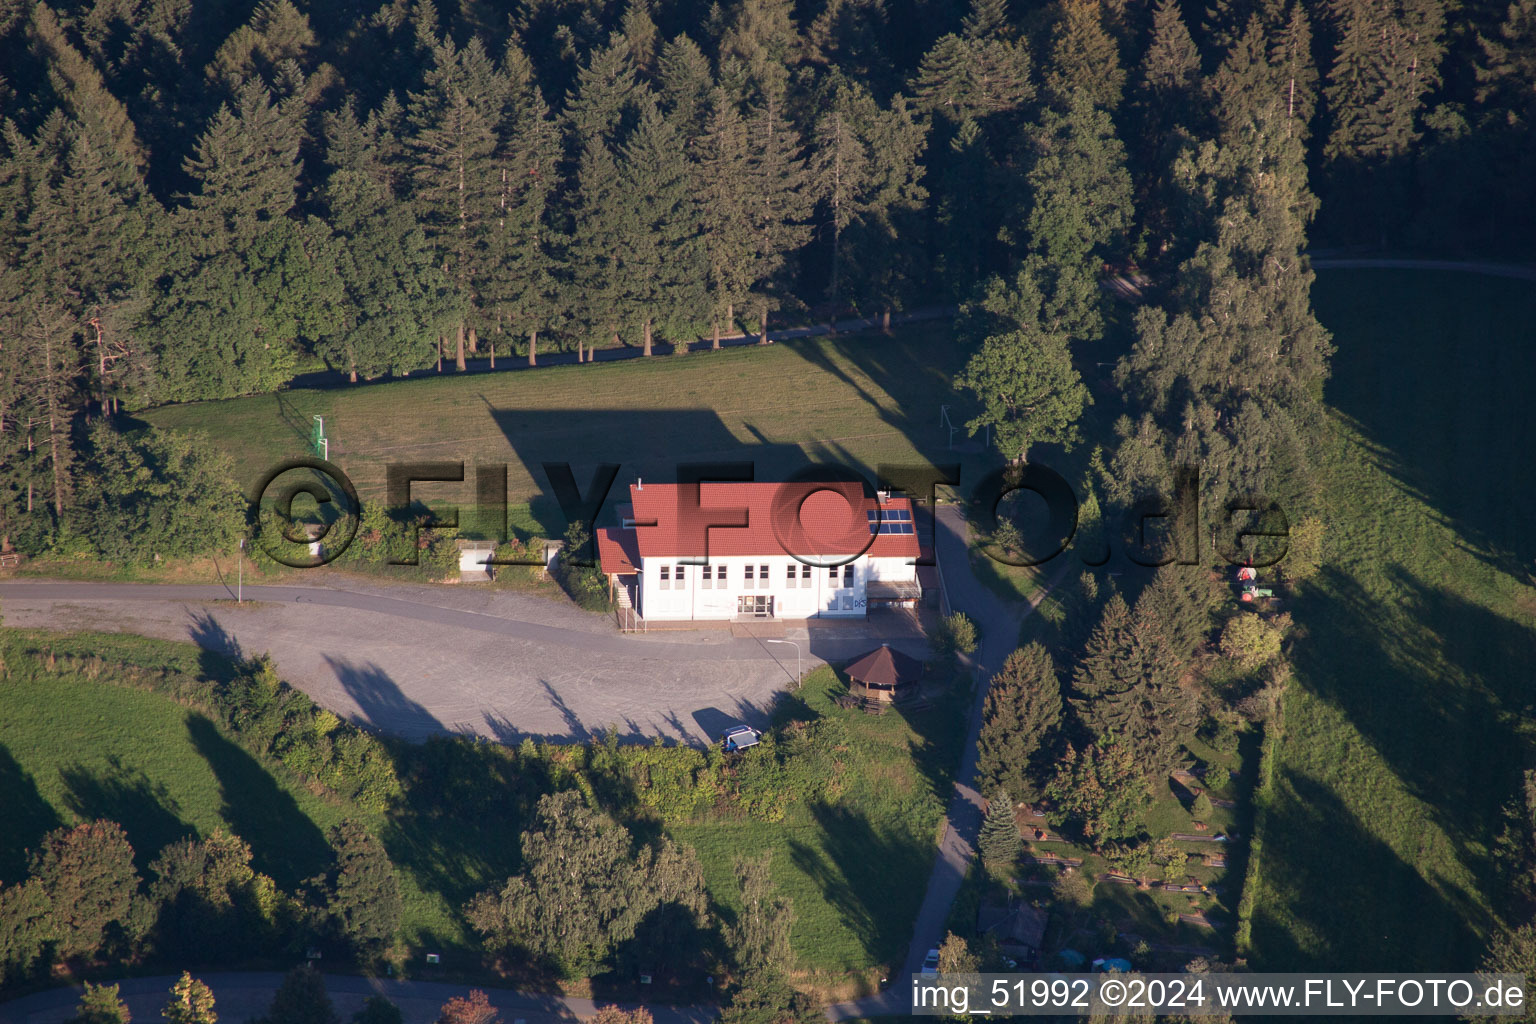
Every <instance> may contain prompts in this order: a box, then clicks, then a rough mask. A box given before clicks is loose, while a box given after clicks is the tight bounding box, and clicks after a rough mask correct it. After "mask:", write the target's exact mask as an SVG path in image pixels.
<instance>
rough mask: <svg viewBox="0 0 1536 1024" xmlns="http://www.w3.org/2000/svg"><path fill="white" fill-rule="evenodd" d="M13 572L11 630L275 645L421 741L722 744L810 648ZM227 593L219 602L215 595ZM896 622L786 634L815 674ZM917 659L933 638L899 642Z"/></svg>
mask: <svg viewBox="0 0 1536 1024" xmlns="http://www.w3.org/2000/svg"><path fill="white" fill-rule="evenodd" d="M230 596H231V595H230V594H229V593H228V591H227V590H226V589H225V588H224V587H222V586H200V585H181V586H177V585H170V586H163V585H154V584H125V583H80V582H69V583H63V582H44V581H12V582H5V583H0V600H3V601H4V611H5V621H6V624H7V625H11V626H18V627H24V628H39V629H66V628H69V629H72V628H79V626H80V624H82V623H89V625H90V627H91V628H93V629H98V630H104V631H120V632H131V633H141V634H145V635H148V636H156V637H161V638H164V639H172V640H191V641H193V642H195V643H198V644H200V645H201V646H203V647H205V648H208V649H211V650H216V651H220V652H221V653H230V654H244V655H253V654H260V653H264V652H265V653H269V654H271V655H272V657H273V659H274V660H275V662H276V663H277V667H278V670H279V672H280V674H281V675H282V676H283V678H284V679H286V680H288V681H289V682H290V683H291V684H292V685H294V686H296V687H298V688H300V689H302V690H304V691H305V692H306V693H308V694H309V695H310V696H311V697H313V698H314V699H315V700H316V701H317V702H319V703H320V704H322V705H324V706H325V707H328V708H330V709H331V710H333V711H335V712H337V713H338V714H340V715H342V716H344V717H346V718H348V719H350V720H352V721H355V722H358V723H359V724H363V725H367V726H369V727H371V728H376V729H379V730H382V731H386V732H390V733H393V734H396V735H400V736H404V737H407V738H410V739H421V738H424V737H426V736H430V735H433V734H437V733H442V732H461V733H473V734H478V735H481V736H485V737H487V738H491V739H497V740H501V741H503V742H516V741H518V740H520V739H521V738H522V737H524V736H536V737H544V738H550V739H566V740H569V739H582V738H585V737H588V736H590V735H592V734H593V733H596V732H600V731H601V730H604V729H606V728H609V727H616V728H617V729H618V730H619V732H620V733H621V734H623V735H627V736H636V737H639V736H664V737H668V738H671V739H675V740H679V741H683V742H694V743H696V742H702V741H707V740H708V739H709V738H710V736H711V734H717V733H718V732H719V727H720V726H721V725H723V724H724V723H725V722H726V721H728V720H730V719H738V718H740V719H745V720H747V721H752V722H758V721H761V720H763V718H764V717H765V716H766V714H767V711H768V709H769V708H770V707H771V706H772V704H773V701H774V700H775V698H776V696H777V695H778V694H779V693H780V692H781V691H783V690H784V689H785V688H787V687H788V686H790V685H791V684H792V683H793V681H794V674H795V660H796V659H795V649H794V648H792V647H789V646H786V645H780V644H767V643H764V642H763V641H762V640H757V639H749V638H738V637H733V636H732V635H731V633H730V631H729V630H725V629H711V630H697V631H679V632H670V631H669V632H652V633H647V634H628V635H620V634H617V633H615V632H614V629H613V623H612V620H611V619H609V618H607V617H605V616H600V615H593V614H590V613H587V612H583V611H581V610H580V609H577V608H575V607H574V606H572V605H571V604H570V603H569V602H566V601H564V600H559V601H555V600H549V599H546V598H543V597H539V596H534V595H528V594H517V593H510V592H506V591H496V590H490V589H485V588H476V587H470V586H465V587H454V586H435V587H434V586H402V587H373V586H369V585H366V584H348V585H347V586H346V588H345V589H343V588H339V587H337V588H327V587H309V586H304V587H291V586H289V587H257V586H247V587H246V588H245V598H246V604H245V605H243V606H236V605H234V604H233V603H232V602H230V601H229V598H230ZM216 601H217V602H218V603H214V602H216ZM882 628H886V629H888V628H890V627H889V625H888V624H885V623H882V622H880V621H876V620H871V622H870V623H848V624H828V625H826V626H816V627H812V628H806V627H800V628H798V629H794V628H792V629H790V630H789V631H787V632H786V633H785V639H789V640H792V641H795V642H796V643H798V644H799V645H800V649H801V652H802V653H803V661H804V668H805V670H806V671H810V670H811V669H812V668H814V667H815V666H816V665H819V664H821V663H822V662H823V661H839V660H844V659H847V658H852V657H855V656H857V655H859V654H862V653H863V652H864V651H866V650H868V649H869V648H870V647H871V646H873V645H874V643H875V642H877V635H878V633H879V631H880V630H881V629H882ZM893 642H894V643H896V644H897V646H901V647H904V648H905V649H907V650H908V651H910V652H911V653H913V654H918V655H922V654H924V653H925V652H926V645H925V643H924V642H923V641H922V640H921V638H919V637H916V636H913V635H908V636H906V637H905V638H903V639H896V640H893Z"/></svg>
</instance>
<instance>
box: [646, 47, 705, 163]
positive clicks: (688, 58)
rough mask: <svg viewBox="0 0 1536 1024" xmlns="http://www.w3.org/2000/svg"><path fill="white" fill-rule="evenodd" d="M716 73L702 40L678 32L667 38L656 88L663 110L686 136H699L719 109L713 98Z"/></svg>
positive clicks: (657, 75) (658, 63) (659, 62)
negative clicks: (702, 48) (713, 70)
mask: <svg viewBox="0 0 1536 1024" xmlns="http://www.w3.org/2000/svg"><path fill="white" fill-rule="evenodd" d="M714 89H715V83H714V74H713V72H712V71H711V70H710V67H709V58H708V57H706V56H705V55H704V51H703V50H701V49H699V44H698V43H696V42H694V41H693V40H692V39H690V38H688V36H687V35H679V36H677V37H676V38H674V39H671V40H669V41H668V42H666V43H665V44H664V45H663V46H662V48H661V56H660V57H659V58H658V59H657V65H656V90H657V94H658V95H659V97H660V99H661V104H662V110H664V111H665V112H666V114H667V116H668V117H669V118H670V119H671V120H672V122H673V123H674V124H675V125H677V126H678V131H679V132H680V133H681V134H682V136H683V138H685V139H688V140H693V139H697V138H698V137H699V136H700V135H701V134H702V133H703V132H704V130H705V124H706V123H707V121H708V118H709V116H710V114H711V113H712V112H713V111H714V110H715V109H716V108H715V107H714V104H713V100H712V93H713V90H714Z"/></svg>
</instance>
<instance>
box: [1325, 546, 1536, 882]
mask: <svg viewBox="0 0 1536 1024" xmlns="http://www.w3.org/2000/svg"><path fill="white" fill-rule="evenodd" d="M1384 576H1385V587H1384V588H1374V589H1371V590H1368V589H1367V588H1366V587H1364V586H1362V585H1361V582H1360V581H1359V580H1358V579H1356V578H1355V577H1353V576H1350V575H1347V574H1345V573H1342V572H1339V571H1337V570H1332V569H1330V570H1326V571H1325V572H1324V574H1323V575H1322V577H1321V578H1320V579H1319V581H1318V582H1317V584H1316V585H1314V586H1312V587H1310V588H1309V589H1308V592H1307V593H1306V594H1305V595H1304V596H1303V597H1302V599H1301V600H1300V601H1299V602H1298V605H1297V617H1298V619H1299V620H1300V621H1302V622H1304V623H1306V624H1307V628H1308V630H1309V633H1310V635H1309V636H1308V637H1307V638H1306V639H1305V641H1304V642H1302V643H1299V644H1297V645H1296V651H1295V661H1296V668H1297V670H1298V679H1299V681H1300V682H1301V684H1302V685H1304V686H1305V687H1306V688H1307V689H1308V690H1310V691H1312V692H1313V693H1315V694H1316V695H1318V696H1319V697H1322V698H1323V699H1325V700H1326V701H1328V702H1329V703H1331V704H1333V705H1334V706H1335V707H1337V708H1339V709H1340V710H1341V711H1342V712H1343V713H1344V714H1345V715H1346V716H1348V718H1349V720H1350V723H1351V724H1352V725H1353V726H1354V727H1355V728H1356V729H1358V730H1359V731H1360V732H1361V734H1362V735H1364V736H1365V737H1366V739H1367V740H1368V741H1369V742H1370V743H1371V745H1372V747H1373V748H1374V749H1375V751H1376V752H1377V753H1378V754H1379V755H1380V756H1381V757H1382V759H1384V760H1385V761H1386V763H1387V764H1388V765H1389V766H1390V768H1391V770H1392V772H1393V774H1395V775H1396V776H1397V778H1398V779H1399V780H1401V781H1402V783H1403V784H1404V785H1405V786H1407V787H1408V789H1409V791H1410V792H1412V793H1413V795H1414V796H1416V797H1418V798H1419V799H1421V800H1423V801H1424V802H1425V803H1427V804H1428V805H1430V806H1431V807H1432V808H1433V809H1434V818H1435V821H1436V823H1437V824H1438V825H1439V826H1440V827H1441V828H1443V829H1444V830H1445V832H1446V833H1447V835H1448V836H1449V837H1450V838H1451V840H1452V841H1453V842H1454V843H1455V845H1456V852H1457V855H1458V856H1459V857H1460V858H1461V859H1462V860H1463V861H1464V862H1466V864H1467V866H1468V867H1469V868H1470V869H1472V870H1473V871H1474V872H1476V873H1477V874H1479V876H1481V877H1482V878H1483V880H1484V881H1485V882H1486V881H1487V880H1488V878H1489V877H1490V875H1491V864H1489V863H1488V861H1487V850H1488V849H1490V848H1491V845H1492V842H1493V840H1494V838H1495V837H1496V833H1497V831H1498V829H1499V828H1500V826H1501V824H1502V819H1501V816H1500V809H1501V808H1502V807H1503V805H1504V804H1505V802H1506V801H1507V800H1508V799H1509V798H1510V797H1511V796H1513V795H1514V794H1515V792H1516V791H1517V789H1518V787H1519V785H1520V773H1521V770H1522V769H1523V768H1524V767H1526V766H1527V764H1526V758H1527V757H1528V750H1529V745H1530V736H1529V733H1530V726H1529V724H1528V723H1529V720H1530V716H1531V713H1532V711H1533V710H1536V708H1533V703H1532V702H1533V699H1536V697H1533V694H1532V693H1531V691H1530V689H1529V684H1528V681H1527V672H1526V666H1529V665H1531V664H1532V663H1533V662H1536V631H1533V630H1532V629H1531V628H1530V627H1528V626H1526V625H1524V624H1522V623H1519V622H1515V621H1513V620H1511V619H1508V618H1505V617H1504V616H1502V615H1499V614H1497V613H1495V612H1492V611H1489V610H1488V609H1487V608H1484V607H1482V606H1480V605H1475V604H1472V603H1471V602H1469V601H1467V600H1466V599H1465V598H1463V597H1461V596H1460V595H1458V594H1455V593H1453V592H1451V591H1450V590H1447V589H1446V588H1443V587H1437V586H1431V585H1428V584H1425V583H1424V582H1422V581H1420V580H1418V579H1416V578H1415V577H1413V576H1412V575H1410V574H1409V573H1407V572H1406V571H1404V570H1403V569H1401V568H1398V567H1392V568H1390V569H1388V570H1387V571H1386V573H1385V574H1384Z"/></svg>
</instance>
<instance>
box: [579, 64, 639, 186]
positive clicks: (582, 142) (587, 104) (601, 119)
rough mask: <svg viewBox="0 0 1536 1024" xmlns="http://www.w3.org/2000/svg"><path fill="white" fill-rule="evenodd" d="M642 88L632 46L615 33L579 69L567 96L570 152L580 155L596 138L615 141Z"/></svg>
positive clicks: (607, 141)
mask: <svg viewBox="0 0 1536 1024" xmlns="http://www.w3.org/2000/svg"><path fill="white" fill-rule="evenodd" d="M638 89H639V84H638V83H637V81H636V79H635V62H634V57H633V55H632V54H631V53H630V50H629V45H628V43H627V42H626V41H625V40H624V38H623V37H622V36H619V35H614V36H612V37H610V38H609V40H608V45H607V46H605V47H602V48H601V49H598V50H597V51H595V52H594V53H593V54H592V56H591V58H590V59H589V60H588V61H587V63H586V64H585V65H583V67H582V68H581V70H580V71H579V72H577V75H576V86H575V88H574V89H573V90H572V91H571V92H570V93H569V94H568V95H567V96H566V99H565V111H564V116H565V122H566V128H567V138H568V140H569V146H568V152H569V153H571V154H572V155H573V156H574V157H579V156H580V154H581V152H582V151H583V148H584V147H585V146H586V145H587V144H588V143H589V142H591V141H592V140H594V139H601V140H603V141H604V142H605V143H612V142H614V141H615V139H616V133H617V131H618V128H619V123H620V120H621V119H622V118H623V116H624V113H625V111H626V110H628V109H629V106H630V104H631V103H632V102H633V101H634V99H635V98H636V92H637V90H638Z"/></svg>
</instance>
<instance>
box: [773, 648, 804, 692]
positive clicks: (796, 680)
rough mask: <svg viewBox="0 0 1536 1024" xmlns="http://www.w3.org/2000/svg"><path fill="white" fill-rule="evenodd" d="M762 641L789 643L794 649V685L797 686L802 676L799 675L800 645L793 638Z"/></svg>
mask: <svg viewBox="0 0 1536 1024" xmlns="http://www.w3.org/2000/svg"><path fill="white" fill-rule="evenodd" d="M763 643H765V644H789V646H791V647H793V648H794V649H795V686H796V687H797V688H798V687H799V686H800V680H801V679H802V678H804V677H803V676H801V675H800V645H799V644H797V643H795V642H794V641H793V640H764V641H763Z"/></svg>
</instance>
